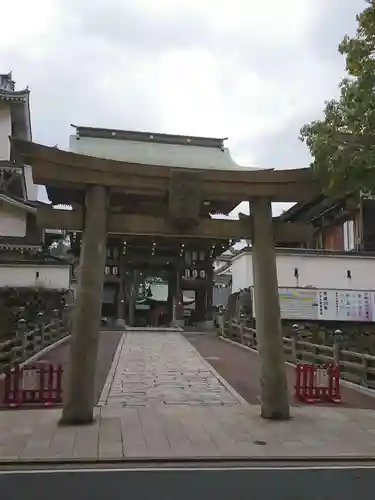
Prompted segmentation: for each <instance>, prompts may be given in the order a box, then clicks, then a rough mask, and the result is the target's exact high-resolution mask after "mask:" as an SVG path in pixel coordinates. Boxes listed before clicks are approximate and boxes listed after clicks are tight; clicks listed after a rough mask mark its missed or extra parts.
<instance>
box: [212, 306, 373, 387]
mask: <svg viewBox="0 0 375 500" xmlns="http://www.w3.org/2000/svg"><path fill="white" fill-rule="evenodd" d="M217 324H218V330H219V335H220V336H221V337H227V338H229V339H231V340H233V341H235V342H238V343H239V344H242V345H244V346H246V347H250V348H252V349H257V338H256V330H255V329H254V328H250V327H248V326H247V325H246V324H244V323H243V322H238V321H231V322H230V323H229V322H225V321H224V318H223V317H222V316H220V315H218V317H217ZM283 345H284V353H285V357H286V360H287V361H290V362H292V363H298V362H303V361H305V362H309V363H321V364H328V363H333V362H335V363H337V364H338V365H339V366H340V369H341V376H342V378H344V379H347V380H350V381H352V382H355V383H358V384H360V385H362V386H365V387H371V388H375V356H372V355H370V354H364V353H359V352H356V351H348V350H346V349H342V347H341V345H340V343H339V342H335V343H334V345H333V346H328V345H324V344H314V343H312V342H307V341H306V340H301V339H299V338H298V336H297V335H296V334H294V335H293V336H291V337H283Z"/></svg>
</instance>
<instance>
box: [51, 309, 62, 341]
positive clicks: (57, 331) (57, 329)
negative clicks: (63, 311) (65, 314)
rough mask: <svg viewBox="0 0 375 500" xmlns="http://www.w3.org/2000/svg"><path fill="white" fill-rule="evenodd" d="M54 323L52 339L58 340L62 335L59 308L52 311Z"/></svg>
mask: <svg viewBox="0 0 375 500" xmlns="http://www.w3.org/2000/svg"><path fill="white" fill-rule="evenodd" d="M52 323H53V327H52V328H53V329H52V339H53V340H58V338H59V337H60V331H61V323H60V315H59V310H58V309H54V310H53V311H52Z"/></svg>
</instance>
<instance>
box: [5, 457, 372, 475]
mask: <svg viewBox="0 0 375 500" xmlns="http://www.w3.org/2000/svg"><path fill="white" fill-rule="evenodd" d="M374 462H375V456H374V455H371V454H368V455H366V454H364V455H354V454H353V455H343V456H340V455H338V456H337V455H336V456H332V457H330V456H318V455H317V456H303V455H302V456H298V455H296V456H288V457H286V456H277V455H276V456H274V457H273V456H261V455H260V456H249V457H246V456H245V457H244V456H241V455H240V456H236V455H233V456H232V455H229V456H225V457H217V456H209V455H202V456H199V455H193V456H184V455H182V456H178V455H176V456H175V457H148V456H144V457H142V456H139V457H138V456H136V457H119V458H111V457H108V458H96V457H86V458H85V457H69V458H64V457H51V458H48V459H46V458H40V459H38V458H35V459H28V458H19V459H16V460H15V459H14V458H0V467H12V471H13V470H15V469H16V468H17V467H20V468H21V467H35V468H36V469H35V470H38V468H39V467H42V466H43V469H45V466H53V467H54V470H59V469H55V466H59V465H60V466H62V467H64V466H65V467H66V466H69V465H72V466H78V467H79V466H83V467H82V470H85V469H87V467H84V466H87V465H93V466H100V465H122V464H124V465H126V464H129V465H130V464H132V465H134V466H137V465H142V466H148V465H151V466H153V465H157V464H160V465H165V466H168V468H170V469H171V470H173V466H177V467H178V464H185V465H189V464H191V465H193V464H200V463H202V464H205V463H208V464H228V466H229V468H231V464H232V466H233V465H236V464H237V463H240V464H242V465H245V466H246V465H251V464H257V465H259V466H260V467H264V466H265V465H266V464H269V467H270V468H273V467H276V468H277V467H283V465H284V466H285V467H288V466H297V467H298V468H300V467H301V466H304V465H305V464H311V465H312V466H313V467H314V466H316V464H324V465H325V464H327V465H328V466H329V467H328V469H329V468H332V466H333V467H335V466H338V467H340V466H343V467H345V466H350V467H353V466H354V467H355V464H356V463H358V464H362V465H363V466H365V465H367V466H371V468H373V466H374ZM169 466H172V467H169ZM13 468H14V469H13ZM5 470H6V469H1V472H3V471H5ZM31 470H34V469H31ZM47 470H48V469H47ZM60 470H61V469H60ZM62 470H64V469H62ZM97 470H100V468H98V469H97ZM119 470H121V469H119Z"/></svg>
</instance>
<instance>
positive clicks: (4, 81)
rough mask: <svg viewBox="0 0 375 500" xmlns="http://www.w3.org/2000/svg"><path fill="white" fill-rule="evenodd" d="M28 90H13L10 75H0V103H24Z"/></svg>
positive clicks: (13, 84) (13, 85) (13, 86)
mask: <svg viewBox="0 0 375 500" xmlns="http://www.w3.org/2000/svg"><path fill="white" fill-rule="evenodd" d="M29 92H30V91H29V89H27V88H26V89H22V90H15V83H14V81H13V79H12V73H6V74H0V101H12V102H26V100H27V99H28V96H29Z"/></svg>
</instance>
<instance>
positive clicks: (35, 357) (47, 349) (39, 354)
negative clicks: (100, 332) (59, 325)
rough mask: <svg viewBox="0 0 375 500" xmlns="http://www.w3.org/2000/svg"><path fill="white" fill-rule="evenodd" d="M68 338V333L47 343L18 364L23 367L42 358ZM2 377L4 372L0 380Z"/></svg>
mask: <svg viewBox="0 0 375 500" xmlns="http://www.w3.org/2000/svg"><path fill="white" fill-rule="evenodd" d="M69 339H70V334H69V335H66V336H65V337H63V338H62V339H59V340H56V342H53V343H52V344H49V345H48V346H46V347H45V348H44V349H42V350H41V351H39V352H37V353H35V354H33V355H32V356H31V357H30V358H28V359H26V360H25V361H23V362H22V363H20V365H19V366H20V367H21V368H23V367H24V366H25V365H28V364H29V363H33V362H34V361H38V359H39V358H42V357H43V356H45V355H46V354H48V353H49V352H50V351H52V350H53V349H55V348H56V347H59V346H60V345H61V344H64V343H65V342H67V341H68V340H69ZM4 378H5V375H4V373H2V374H1V375H0V380H3V379H4Z"/></svg>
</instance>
